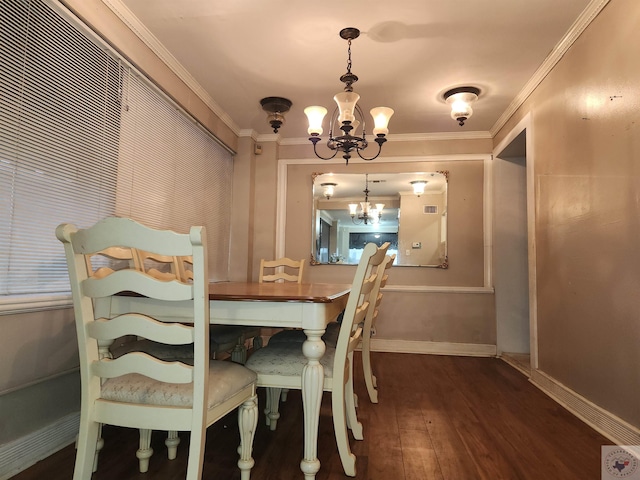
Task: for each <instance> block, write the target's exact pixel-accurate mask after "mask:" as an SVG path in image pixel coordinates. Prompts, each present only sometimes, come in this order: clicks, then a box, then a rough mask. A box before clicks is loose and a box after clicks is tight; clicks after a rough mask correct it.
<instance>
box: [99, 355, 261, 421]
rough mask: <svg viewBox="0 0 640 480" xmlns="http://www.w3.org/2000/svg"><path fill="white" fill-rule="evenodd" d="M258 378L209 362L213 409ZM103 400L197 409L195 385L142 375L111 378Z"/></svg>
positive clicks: (240, 368)
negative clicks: (194, 399) (168, 381)
mask: <svg viewBox="0 0 640 480" xmlns="http://www.w3.org/2000/svg"><path fill="white" fill-rule="evenodd" d="M256 378H257V376H256V374H255V372H253V371H252V370H249V369H248V368H246V367H244V366H242V365H238V364H237V363H233V362H225V361H221V360H211V361H210V362H209V396H208V401H209V408H210V409H211V408H213V407H215V406H216V405H219V404H221V403H222V402H224V401H225V400H227V399H229V398H230V397H232V396H233V395H234V394H236V393H237V392H238V391H240V390H242V389H243V388H245V387H247V386H249V385H251V384H252V383H255V381H256ZM100 396H101V398H103V399H105V400H111V401H114V402H125V403H144V404H147V405H162V406H175V407H191V406H192V405H193V384H192V383H184V384H178V383H165V382H160V381H158V380H154V379H152V378H149V377H146V376H144V375H140V374H138V373H129V374H127V375H122V376H120V377H115V378H110V379H108V380H106V381H105V382H104V383H103V384H102V388H101V395H100Z"/></svg>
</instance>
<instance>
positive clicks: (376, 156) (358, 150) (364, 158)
mask: <svg viewBox="0 0 640 480" xmlns="http://www.w3.org/2000/svg"><path fill="white" fill-rule="evenodd" d="M378 140H379V139H378V138H376V143H377V144H378V153H376V155H375V156H374V157H371V158H367V157H363V156H362V154H361V153H360V149H359V148H358V149H356V152H358V156H359V157H360V158H361V159H362V160H366V161H367V162H370V161H371V160H375V159H376V158H378V157H379V156H380V152H382V144H383V143H384V142H379V141H378ZM383 140H384V139H383Z"/></svg>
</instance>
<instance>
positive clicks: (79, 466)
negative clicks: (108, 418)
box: [73, 419, 101, 480]
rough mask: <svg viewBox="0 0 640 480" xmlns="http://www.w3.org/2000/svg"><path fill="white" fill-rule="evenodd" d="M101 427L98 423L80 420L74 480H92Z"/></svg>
mask: <svg viewBox="0 0 640 480" xmlns="http://www.w3.org/2000/svg"><path fill="white" fill-rule="evenodd" d="M100 427H101V425H100V424H99V423H96V422H84V421H83V420H82V419H81V420H80V431H79V432H78V440H77V442H76V443H77V447H78V452H77V453H76V464H75V468H74V470H73V480H84V479H86V478H91V474H92V472H93V467H94V466H95V462H96V458H97V451H98V449H97V445H98V441H99V438H98V437H99V435H100Z"/></svg>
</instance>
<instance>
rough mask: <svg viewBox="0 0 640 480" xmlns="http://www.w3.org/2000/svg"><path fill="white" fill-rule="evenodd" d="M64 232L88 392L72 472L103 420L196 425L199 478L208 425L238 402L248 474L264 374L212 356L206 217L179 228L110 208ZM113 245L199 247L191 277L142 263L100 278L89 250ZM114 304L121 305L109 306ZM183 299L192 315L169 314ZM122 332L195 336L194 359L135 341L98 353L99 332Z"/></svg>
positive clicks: (60, 232)
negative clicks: (90, 264)
mask: <svg viewBox="0 0 640 480" xmlns="http://www.w3.org/2000/svg"><path fill="white" fill-rule="evenodd" d="M56 236H57V238H58V239H59V240H60V241H61V242H62V243H63V244H64V248H65V254H66V258H67V265H68V270H69V280H70V283H71V292H72V297H73V306H74V313H75V319H76V330H77V337H78V349H79V354H80V377H81V388H82V401H81V410H80V432H79V435H78V452H77V456H76V462H75V469H74V476H73V478H74V480H87V479H90V478H91V473H92V465H93V463H94V455H95V452H96V444H97V441H98V435H99V429H100V425H101V424H109V425H117V426H122V427H131V428H138V429H140V430H141V431H142V430H148V431H150V430H167V431H189V432H190V445H189V457H188V464H187V472H186V476H185V478H187V479H188V480H196V479H198V480H199V479H200V478H201V477H202V468H203V459H204V446H205V438H206V428H207V427H208V426H209V425H211V424H212V423H214V422H215V421H217V420H218V419H220V418H222V417H223V416H225V415H226V414H228V413H229V412H231V411H233V410H234V409H236V408H238V407H239V410H238V424H239V429H240V446H239V448H238V452H239V453H240V459H239V461H238V466H239V468H240V471H241V478H242V479H243V480H248V479H249V478H250V471H251V467H252V466H253V464H254V462H253V459H252V457H251V450H252V445H253V436H254V433H255V427H256V423H257V406H256V395H255V385H256V383H255V381H256V375H255V373H253V372H252V371H251V370H249V369H247V368H245V367H243V366H242V365H238V364H235V363H233V362H222V361H216V360H213V361H212V360H210V359H209V335H208V327H209V295H208V273H207V250H206V244H205V237H206V235H205V230H204V227H192V228H191V231H190V233H189V234H177V233H175V232H170V231H161V230H154V229H151V228H148V227H145V226H143V225H141V224H139V223H136V222H134V221H133V220H130V219H126V218H116V217H111V218H107V219H105V220H102V221H100V222H98V223H97V224H96V225H94V226H93V227H90V228H87V229H83V230H78V229H77V228H76V227H75V226H73V225H70V224H62V225H60V226H59V227H58V228H57V229H56ZM114 246H116V247H124V248H136V249H141V250H148V251H154V252H159V253H161V254H163V255H175V256H183V255H192V256H193V260H194V263H193V272H194V275H193V283H190V284H187V283H184V282H180V281H179V280H173V281H162V280H158V279H156V278H154V277H152V276H150V275H147V274H145V273H144V272H141V271H140V270H137V269H135V268H127V269H122V270H117V271H114V272H113V273H110V274H108V275H106V276H104V277H102V278H98V277H96V276H92V275H90V274H89V269H88V268H87V262H86V260H85V256H86V255H91V254H93V253H95V252H99V251H102V250H105V249H107V248H110V247H114ZM123 292H132V293H133V294H134V295H137V296H127V295H122V293H123ZM128 295H130V294H128ZM116 305H117V306H118V313H117V315H111V309H112V308H113V307H115V306H116ZM176 306H179V308H180V310H181V315H184V313H185V312H188V313H189V315H190V318H189V319H188V320H190V321H192V322H193V323H192V324H190V325H187V324H182V323H166V322H164V321H163V320H164V318H165V317H166V316H167V312H168V311H170V309H171V308H175V307H176ZM184 320H187V319H186V318H184ZM124 335H134V336H138V337H144V338H148V339H150V340H153V341H155V342H159V343H164V344H169V345H180V344H185V345H192V348H193V352H194V353H193V359H192V362H191V363H192V364H189V363H184V362H180V361H170V362H167V361H163V360H162V359H158V358H156V357H153V356H152V355H149V354H147V353H143V352H137V351H133V352H130V353H127V354H125V355H122V356H121V357H119V358H117V359H110V358H100V355H99V353H98V342H99V341H100V342H108V341H110V340H114V339H116V338H119V337H122V336H124Z"/></svg>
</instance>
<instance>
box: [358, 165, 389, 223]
mask: <svg viewBox="0 0 640 480" xmlns="http://www.w3.org/2000/svg"><path fill="white" fill-rule="evenodd" d="M363 192H364V202H360V211H359V212H358V204H357V203H350V204H349V215H351V221H352V222H353V223H355V224H356V225H360V224H362V223H364V224H365V225H368V224H371V225H373V224H374V223H378V222H379V221H380V218H382V210H383V209H384V203H376V208H371V203H370V202H369V174H368V173H367V174H366V175H365V186H364V190H363ZM356 217H357V219H358V220H356Z"/></svg>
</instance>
